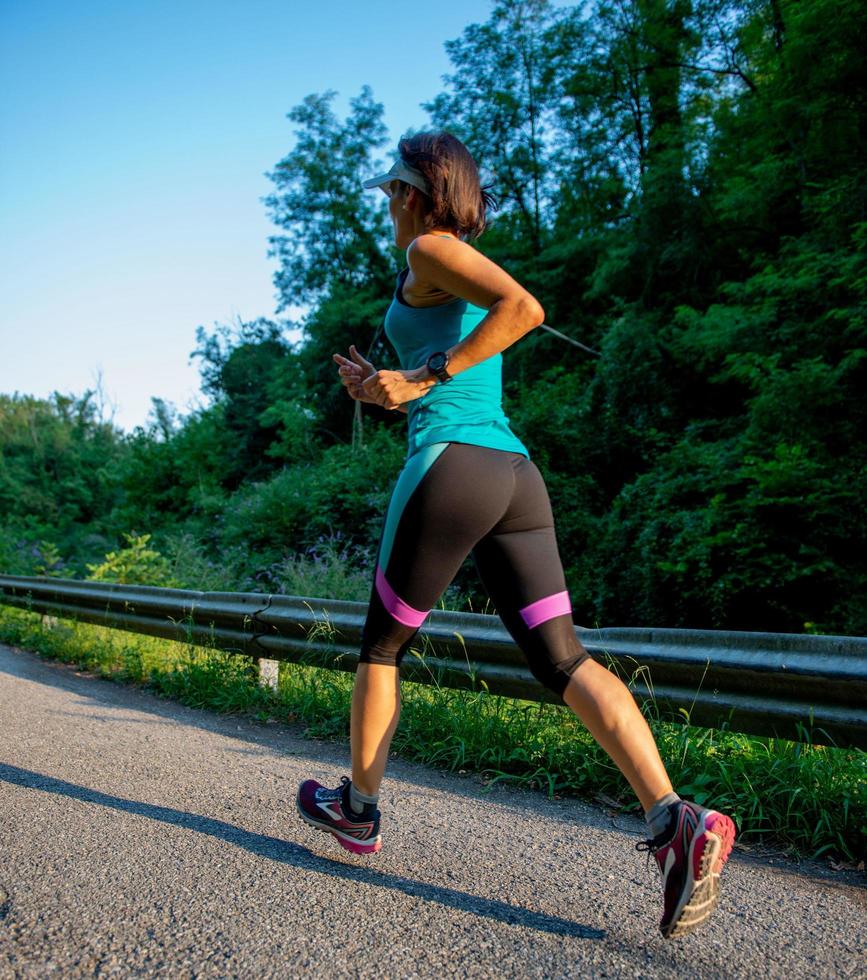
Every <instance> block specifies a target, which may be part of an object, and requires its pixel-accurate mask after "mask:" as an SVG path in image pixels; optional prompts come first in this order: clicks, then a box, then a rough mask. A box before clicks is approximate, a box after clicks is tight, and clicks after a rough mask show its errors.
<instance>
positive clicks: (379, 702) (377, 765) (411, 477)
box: [297, 443, 514, 854]
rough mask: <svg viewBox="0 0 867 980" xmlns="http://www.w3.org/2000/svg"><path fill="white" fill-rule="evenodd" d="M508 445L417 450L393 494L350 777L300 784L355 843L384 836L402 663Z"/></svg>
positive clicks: (485, 515)
mask: <svg viewBox="0 0 867 980" xmlns="http://www.w3.org/2000/svg"><path fill="white" fill-rule="evenodd" d="M511 458H512V456H511V454H509V453H501V452H497V451H496V450H486V449H481V448H479V447H478V446H466V445H462V444H460V443H440V444H439V445H437V446H430V447H427V448H426V449H424V450H421V451H420V452H418V453H416V454H415V455H414V456H413V457H412V458H411V459H409V460H408V461H407V464H406V466H405V467H404V469H403V471H402V472H401V475H400V477H399V478H398V481H397V485H396V486H395V489H394V493H393V495H392V499H391V503H390V504H389V509H388V515H387V517H386V521H385V527H384V529H383V534H382V541H381V543H380V549H379V556H378V560H377V568H376V576H375V579H374V586H373V591H372V594H371V597H370V605H369V607H368V612H367V619H366V621H365V625H364V634H363V638H362V646H361V657H360V663H359V667H358V672H357V675H356V682H355V689H354V691H353V695H352V718H351V722H350V730H351V736H352V779H351V780H348V779H345V778H344V783H343V785H342V786H340V787H337V788H336V789H329V788H328V787H325V786H321V785H320V784H319V783H318V782H316V781H315V780H313V779H308V780H305V782H303V783H302V784H301V786H300V787H299V790H298V800H297V807H298V812H299V814H300V816H301V818H302V819H303V820H305V821H306V822H307V823H309V824H310V825H311V826H313V827H317V828H318V829H319V830H324V831H327V832H328V833H331V834H333V835H334V836H335V837H336V838H337V840H338V841H339V842H340V843H341V845H342V846H343V847H345V848H347V849H348V850H351V851H353V852H355V853H361V854H371V853H374V852H375V851H378V850H379V848H380V846H381V841H380V834H379V811H378V810H377V802H378V798H379V786H380V783H381V782H382V777H383V774H384V772H385V767H386V763H387V761H388V750H389V747H390V745H391V739H392V736H393V735H394V731H395V728H396V727H397V721H398V716H399V712H400V687H399V684H400V682H399V679H398V668H399V667H400V662H401V659H402V658H403V656H404V654H405V653H406V651H407V649H408V648H409V645H410V643H411V642H412V639H413V637H414V636H415V634H416V632H417V631H418V628H419V627H420V626H421V624H422V623H423V622H424V620H425V619H426V618H427V615H428V613H429V612H430V610H431V609H432V608H433V606H434V604H435V603H436V601H437V599H438V598H439V597H440V595H441V594H442V593H443V591H444V590H445V589H446V587H447V586H448V585H449V583H450V582H451V580H452V579H453V578H454V576H455V574H456V573H457V570H458V569H459V568H460V566H461V564H462V563H463V561H464V559H465V558H466V556H467V555H468V554H469V553H470V551H471V550H472V548H473V546H474V545H475V544H476V542H477V541H479V540H480V539H481V538H483V537H484V536H485V535H486V534H487V533H488V532H489V531H490V529H491V528H492V527H493V526H494V525H495V524H496V523H497V521H498V520H499V518H500V517H501V516H502V514H503V512H504V510H505V508H506V506H507V505H508V501H509V499H510V498H511V495H512V490H513V483H514V477H513V469H512V464H511Z"/></svg>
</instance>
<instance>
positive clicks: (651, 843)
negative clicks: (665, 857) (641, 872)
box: [635, 832, 671, 868]
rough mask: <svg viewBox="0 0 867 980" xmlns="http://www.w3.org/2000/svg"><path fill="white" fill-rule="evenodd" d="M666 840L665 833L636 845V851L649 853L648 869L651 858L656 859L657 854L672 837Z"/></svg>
mask: <svg viewBox="0 0 867 980" xmlns="http://www.w3.org/2000/svg"><path fill="white" fill-rule="evenodd" d="M664 838H665V833H664V832H663V833H662V834H660V835H659V836H658V837H650V838H648V839H647V840H643V841H639V842H638V843H637V844H636V845H635V850H636V851H641V852H645V851H646V852H647V864H646V865H645V867H646V868H649V867H650V859H651V857H656V852H657V851H658V850H659V849H660V848H661V847H664V846H665V845H666V844H667V843H668V842H669V840H670V839H671V838H670V837H668V838H665V839H664Z"/></svg>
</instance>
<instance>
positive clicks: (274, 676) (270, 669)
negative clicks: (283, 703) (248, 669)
mask: <svg viewBox="0 0 867 980" xmlns="http://www.w3.org/2000/svg"><path fill="white" fill-rule="evenodd" d="M257 662H258V664H259V685H260V687H270V688H271V690H272V691H276V690H277V685H278V683H279V680H280V661H279V660H267V659H266V658H265V657H258V658H257Z"/></svg>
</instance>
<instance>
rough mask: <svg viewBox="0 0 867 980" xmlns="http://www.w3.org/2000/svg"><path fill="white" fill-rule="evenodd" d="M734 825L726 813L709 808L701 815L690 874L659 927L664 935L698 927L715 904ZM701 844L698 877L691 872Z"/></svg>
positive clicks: (692, 847)
mask: <svg viewBox="0 0 867 980" xmlns="http://www.w3.org/2000/svg"><path fill="white" fill-rule="evenodd" d="M734 841H735V825H734V824H733V823H732V821H731V819H730V818H729V817H727V816H725V814H722V813H717V812H716V811H712V812H710V813H707V814H703V815H702V826H701V828H700V830H699V832H698V833H697V834H696V835H695V837H694V838H693V840H692V844H691V845H690V849H689V877H688V878H687V881H686V884H685V886H684V889H683V897H682V898H681V904H680V905H679V907H678V908H677V909H675V913H674V915H673V916H672V917H671V922H670V923H669V924H668V927H667V928H666V929H664V930H662V935H663V936H665V938H666V939H679V938H680V937H681V936H686V935H688V934H689V933H690V932H692V931H693V929H696V928H698V926H700V925H701V924H702V923H703V922H704V921H705V919H707V918H708V916H709V915H710V914H711V912H713V910H714V909H715V908H716V905H717V902H718V901H719V877H720V872H721V871H722V869H723V865H724V864H725V863H726V861H727V860H728V856H729V854H731V850H732V845H733V844H734ZM697 847H702V848H703V850H702V854H701V859H700V861H699V872H698V880H696V878H695V877H694V875H693V868H694V867H695V851H696V848H697Z"/></svg>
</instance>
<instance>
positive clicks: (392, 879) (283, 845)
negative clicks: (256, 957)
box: [0, 763, 605, 940]
mask: <svg viewBox="0 0 867 980" xmlns="http://www.w3.org/2000/svg"><path fill="white" fill-rule="evenodd" d="M0 781H3V782H6V783H9V784H11V785H13V786H21V787H24V788H26V789H35V790H40V791H42V792H43V793H54V794H56V795H58V796H66V797H68V798H70V799H74V800H80V801H81V802H83V803H95V804H97V805H99V806H107V807H111V808H112V809H115V810H122V811H124V812H125V813H134V814H137V815H138V816H142V817H147V818H148V819H149V820H156V821H159V822H160V823H167V824H173V825H174V826H177V827H184V828H186V829H187V830H193V831H195V832H197V833H200V834H207V835H208V836H210V837H217V838H219V839H220V840H224V841H226V842H227V843H228V844H233V845H234V846H236V847H242V848H244V849H245V850H247V851H250V852H251V853H252V854H255V855H257V856H258V857H263V858H266V859H267V860H270V861H278V862H280V863H282V864H287V865H291V866H292V867H296V868H300V869H303V870H307V871H316V872H319V873H320V874H328V875H331V876H332V877H335V878H342V879H343V880H344V881H349V882H358V883H361V884H366V885H371V886H373V887H375V888H387V889H390V890H391V891H396V892H402V893H403V894H404V895H408V896H412V897H413V898H423V899H425V900H427V901H429V902H436V903H438V904H439V905H443V906H445V907H446V908H451V909H456V910H458V911H463V912H470V913H471V914H473V915H477V916H481V917H483V918H487V919H494V920H495V921H497V922H502V923H505V924H507V925H517V926H523V927H525V928H528V929H534V930H536V931H537V932H547V933H552V934H554V935H557V936H570V937H573V938H577V939H596V940H599V939H604V938H605V932H604V931H603V930H601V929H595V928H591V927H590V926H584V925H580V924H579V923H576V922H571V921H570V920H568V919H561V918H559V917H558V916H555V915H547V914H545V913H542V912H533V911H531V910H530V909H525V908H521V907H519V906H515V905H509V904H508V903H507V902H500V901H497V900H496V899H490V898H482V897H480V896H478V895H471V894H467V893H466V892H462V891H458V890H457V889H455V888H444V887H443V886H441V885H432V884H429V883H427V882H423V881H417V880H414V879H412V878H405V877H403V876H401V875H395V874H389V873H388V872H385V871H379V870H376V869H374V868H365V867H360V866H357V865H352V864H344V863H343V862H342V861H335V860H333V859H331V858H327V857H322V856H321V855H319V854H314V853H313V851H310V850H308V849H307V848H306V847H303V846H302V845H301V844H295V843H293V842H292V841H285V840H280V839H279V838H277V837H269V836H267V835H266V834H256V833H252V832H250V831H248V830H245V829H244V828H243V827H238V826H237V825H235V824H231V823H227V822H226V821H223V820H215V819H213V818H212V817H205V816H201V815H200V814H196V813H188V812H187V811H185V810H175V809H173V808H172V807H164V806H157V805H155V804H153V803H144V802H141V801H139V800H128V799H124V798H123V797H120V796H111V795H110V794H108V793H101V792H100V791H99V790H94V789H88V788H87V787H86V786H78V785H76V784H75V783H69V782H66V781H65V780H63V779H56V778H55V777H53V776H46V775H43V774H41V773H37V772H32V771H31V770H28V769H20V768H19V767H17V766H10V765H8V764H6V763H0Z"/></svg>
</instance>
